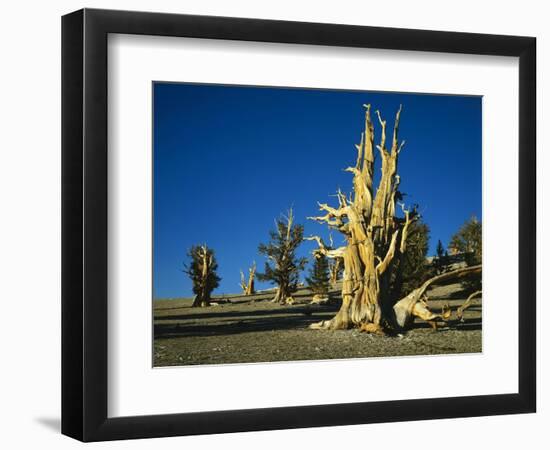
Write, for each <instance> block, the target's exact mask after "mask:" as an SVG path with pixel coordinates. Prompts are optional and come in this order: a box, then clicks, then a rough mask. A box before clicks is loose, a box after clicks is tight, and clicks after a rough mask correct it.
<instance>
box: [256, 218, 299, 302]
mask: <svg viewBox="0 0 550 450" xmlns="http://www.w3.org/2000/svg"><path fill="white" fill-rule="evenodd" d="M269 236H270V242H269V243H268V244H260V245H259V246H258V251H259V252H260V254H262V255H264V256H266V257H267V261H266V263H265V268H264V272H263V273H258V274H257V277H258V280H260V281H270V282H271V283H273V284H275V285H276V286H277V291H276V293H275V297H274V298H273V302H275V303H280V304H282V305H284V304H292V303H293V302H294V299H293V298H292V294H293V293H294V292H296V290H297V288H298V281H299V276H300V272H301V271H302V270H304V267H305V265H306V262H307V259H306V258H299V257H298V256H296V250H297V249H298V247H299V246H300V244H301V243H302V241H303V236H304V227H303V225H298V224H295V223H294V215H293V212H292V209H290V210H289V211H288V214H287V215H286V216H284V217H281V218H279V219H277V220H276V221H275V230H271V231H270V232H269Z"/></svg>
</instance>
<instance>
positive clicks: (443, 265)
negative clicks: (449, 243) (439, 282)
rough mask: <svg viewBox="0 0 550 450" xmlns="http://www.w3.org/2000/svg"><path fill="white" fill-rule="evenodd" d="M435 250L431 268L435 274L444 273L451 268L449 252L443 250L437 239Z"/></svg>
mask: <svg viewBox="0 0 550 450" xmlns="http://www.w3.org/2000/svg"><path fill="white" fill-rule="evenodd" d="M435 252H436V255H435V257H434V259H433V268H434V271H435V274H436V275H440V274H442V273H445V272H448V271H449V270H451V267H450V261H449V253H448V252H447V250H445V247H443V244H442V243H441V240H438V241H437V248H436V250H435Z"/></svg>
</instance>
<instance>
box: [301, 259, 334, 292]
mask: <svg viewBox="0 0 550 450" xmlns="http://www.w3.org/2000/svg"><path fill="white" fill-rule="evenodd" d="M309 273H310V276H309V277H306V282H307V284H308V286H309V288H310V289H311V290H312V292H313V293H314V294H315V295H317V296H319V297H326V296H327V295H328V288H329V285H330V272H329V265H328V260H327V257H326V256H325V255H323V254H319V255H315V258H314V262H313V267H312V268H311V269H310V271H309Z"/></svg>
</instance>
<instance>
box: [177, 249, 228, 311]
mask: <svg viewBox="0 0 550 450" xmlns="http://www.w3.org/2000/svg"><path fill="white" fill-rule="evenodd" d="M187 256H188V257H189V258H190V259H191V262H190V263H189V264H184V270H183V271H184V272H185V273H186V274H187V275H189V278H191V281H192V282H193V293H194V294H195V298H194V299H193V305H192V306H193V307H197V306H201V307H202V306H210V295H211V293H212V291H213V290H214V289H216V288H217V287H218V286H219V284H220V281H221V278H220V277H219V276H218V275H217V274H216V270H217V269H218V263H217V262H216V258H215V256H214V250H212V249H210V248H208V247H207V246H206V245H194V246H193V247H191V248H190V249H189V251H188V252H187Z"/></svg>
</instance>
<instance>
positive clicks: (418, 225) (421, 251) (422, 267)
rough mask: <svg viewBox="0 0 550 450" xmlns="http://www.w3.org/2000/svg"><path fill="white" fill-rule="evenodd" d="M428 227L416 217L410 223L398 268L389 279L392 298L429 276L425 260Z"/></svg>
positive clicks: (405, 293)
mask: <svg viewBox="0 0 550 450" xmlns="http://www.w3.org/2000/svg"><path fill="white" fill-rule="evenodd" d="M429 239H430V228H429V227H428V225H427V224H426V223H425V222H423V221H422V219H418V220H416V221H414V222H412V223H411V225H410V227H409V232H408V236H407V249H406V250H405V253H403V254H402V255H401V259H400V261H399V264H400V270H399V271H398V272H397V276H395V277H394V278H392V279H391V280H390V286H391V290H392V292H393V296H394V298H397V299H399V298H402V297H404V296H405V295H407V294H408V293H409V292H411V291H412V290H413V289H416V288H417V287H419V286H420V285H421V284H422V283H423V282H424V281H426V280H427V279H428V278H430V276H431V275H432V274H431V268H430V264H429V263H428V262H427V261H426V256H427V254H428V242H429Z"/></svg>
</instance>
